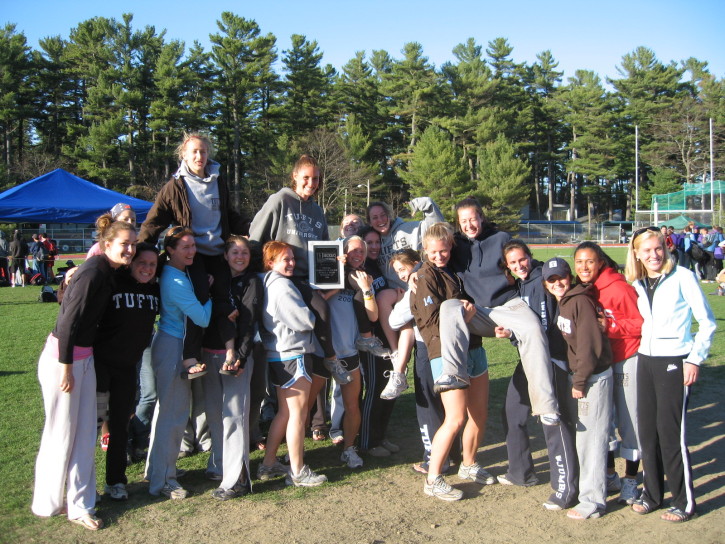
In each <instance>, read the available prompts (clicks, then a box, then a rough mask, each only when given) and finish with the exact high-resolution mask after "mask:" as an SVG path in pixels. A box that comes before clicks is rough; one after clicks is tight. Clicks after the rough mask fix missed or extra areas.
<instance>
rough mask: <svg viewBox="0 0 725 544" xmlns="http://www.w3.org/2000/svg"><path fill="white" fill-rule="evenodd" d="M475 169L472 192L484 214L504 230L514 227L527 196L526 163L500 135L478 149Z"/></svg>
mask: <svg viewBox="0 0 725 544" xmlns="http://www.w3.org/2000/svg"><path fill="white" fill-rule="evenodd" d="M478 170H479V180H478V182H477V187H476V189H475V194H476V196H477V197H478V198H479V200H480V201H481V203H482V205H483V206H484V207H485V208H486V215H487V216H488V218H489V219H490V220H491V221H493V222H495V223H496V224H497V225H498V226H499V227H501V228H502V229H504V230H512V231H515V230H517V229H518V221H519V219H520V218H521V210H522V208H523V207H524V206H525V205H526V203H527V202H528V199H529V188H528V186H527V184H526V180H527V178H528V176H529V174H530V169H529V167H528V165H527V164H526V163H525V162H524V161H523V160H521V159H519V158H518V157H517V156H516V151H515V148H514V146H513V144H512V143H511V142H509V141H507V140H506V138H505V137H504V136H503V135H499V136H498V138H496V141H494V142H489V143H488V144H486V145H485V146H484V147H483V148H482V149H481V151H480V153H479V156H478Z"/></svg>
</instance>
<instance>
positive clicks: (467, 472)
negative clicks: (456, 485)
mask: <svg viewBox="0 0 725 544" xmlns="http://www.w3.org/2000/svg"><path fill="white" fill-rule="evenodd" d="M458 477H459V478H462V479H464V480H473V481H474V482H476V483H477V484H483V485H491V484H494V483H496V478H494V477H493V476H491V474H490V473H489V472H488V471H487V470H486V469H485V468H483V467H482V466H481V465H479V464H478V463H473V464H472V465H464V464H463V463H461V466H460V467H459V468H458Z"/></svg>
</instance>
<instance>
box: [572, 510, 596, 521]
mask: <svg viewBox="0 0 725 544" xmlns="http://www.w3.org/2000/svg"><path fill="white" fill-rule="evenodd" d="M601 515H602V513H601V512H600V511H599V510H594V512H592V513H591V514H589V515H588V516H585V515H584V514H582V513H581V512H579V510H576V509H575V508H572V509H571V510H569V511H568V512H567V513H566V517H568V518H569V519H575V520H577V521H584V520H587V519H597V518H598V517H600V516H601Z"/></svg>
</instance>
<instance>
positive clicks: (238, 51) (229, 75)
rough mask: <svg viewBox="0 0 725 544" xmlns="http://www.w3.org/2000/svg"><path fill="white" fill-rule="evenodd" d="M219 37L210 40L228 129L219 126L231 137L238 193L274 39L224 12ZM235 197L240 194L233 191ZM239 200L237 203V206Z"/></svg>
mask: <svg viewBox="0 0 725 544" xmlns="http://www.w3.org/2000/svg"><path fill="white" fill-rule="evenodd" d="M217 26H218V27H219V30H220V31H221V33H220V34H213V35H211V36H210V37H209V39H210V40H211V42H212V58H213V60H214V62H215V64H216V68H217V77H216V86H217V91H218V93H219V97H220V99H221V102H222V105H223V109H224V112H225V114H226V115H225V116H224V117H223V118H224V119H227V121H228V126H222V127H220V128H221V129H222V133H226V134H227V135H230V136H231V139H230V143H231V147H230V149H229V157H228V158H229V159H230V160H231V163H232V165H233V169H234V171H233V178H232V189H233V191H238V190H239V189H240V187H241V181H242V177H243V171H242V164H241V158H242V157H243V151H244V152H246V151H248V150H249V149H250V148H251V147H252V144H251V142H252V140H253V132H254V126H255V121H256V116H257V115H258V113H259V100H258V90H259V88H260V82H261V80H262V79H263V78H267V77H268V73H269V71H270V70H271V67H272V63H273V62H274V61H275V60H276V53H275V49H274V46H275V41H276V40H275V38H274V36H272V35H271V34H267V35H266V36H262V35H260V30H259V26H258V25H257V23H255V22H254V21H251V20H247V19H244V18H243V17H238V16H236V15H234V14H232V13H230V12H226V11H225V12H224V13H222V15H221V20H220V21H217ZM225 124H226V123H225ZM235 194H236V195H237V196H238V195H239V193H238V192H235ZM238 204H239V200H237V205H238Z"/></svg>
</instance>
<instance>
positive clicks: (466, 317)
mask: <svg viewBox="0 0 725 544" xmlns="http://www.w3.org/2000/svg"><path fill="white" fill-rule="evenodd" d="M461 304H462V305H463V321H465V322H466V323H470V322H471V319H473V318H474V317H475V316H476V305H475V304H474V303H473V302H471V301H470V300H462V301H461Z"/></svg>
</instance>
